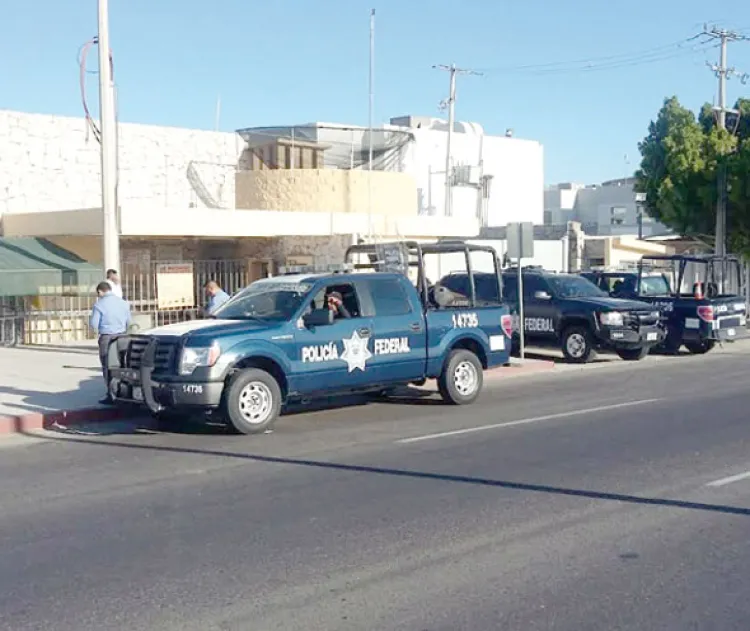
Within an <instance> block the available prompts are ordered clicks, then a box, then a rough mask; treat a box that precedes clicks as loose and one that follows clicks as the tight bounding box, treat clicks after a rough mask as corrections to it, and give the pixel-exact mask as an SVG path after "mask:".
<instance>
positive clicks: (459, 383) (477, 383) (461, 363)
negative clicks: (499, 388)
mask: <svg viewBox="0 0 750 631" xmlns="http://www.w3.org/2000/svg"><path fill="white" fill-rule="evenodd" d="M437 382H438V390H439V391H440V396H441V397H443V401H445V402H446V403H449V404H450V405H466V404H468V403H472V402H473V401H474V400H475V399H476V398H477V397H478V396H479V393H480V392H481V391H482V384H483V383H484V373H483V372H482V362H480V361H479V358H478V357H477V356H476V355H475V354H474V353H472V352H471V351H467V350H466V349H463V348H457V349H455V350H452V351H451V352H450V354H449V355H448V359H446V361H445V365H444V366H443V372H442V373H441V374H440V376H439V377H438V380H437Z"/></svg>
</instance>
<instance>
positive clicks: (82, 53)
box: [78, 37, 115, 144]
mask: <svg viewBox="0 0 750 631" xmlns="http://www.w3.org/2000/svg"><path fill="white" fill-rule="evenodd" d="M98 45H99V38H98V37H92V38H91V39H90V40H89V41H87V42H86V43H85V44H84V45H83V46H81V48H79V49H78V68H79V77H78V79H79V87H80V90H81V103H82V104H83V114H84V118H85V119H86V124H87V126H88V129H89V131H90V132H91V134H92V135H93V136H94V138H95V139H96V141H97V142H98V143H99V144H101V142H102V132H101V130H100V129H99V126H98V125H97V124H96V121H94V119H93V117H92V116H91V112H90V111H89V107H88V102H87V100H86V74H87V72H88V71H87V70H86V61H87V59H88V54H89V51H90V50H91V48H93V47H94V46H98ZM109 69H110V73H111V76H112V78H113V79H114V73H115V68H114V63H113V60H112V53H111V52H110V53H109Z"/></svg>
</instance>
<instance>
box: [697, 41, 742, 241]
mask: <svg viewBox="0 0 750 631" xmlns="http://www.w3.org/2000/svg"><path fill="white" fill-rule="evenodd" d="M703 35H707V36H708V37H711V38H713V39H718V40H719V46H720V49H721V53H720V55H719V63H718V65H717V64H710V63H709V64H708V67H709V68H711V70H713V71H714V73H715V74H716V76H717V78H718V79H719V104H718V106H717V107H715V108H714V111H715V112H716V113H717V115H718V116H717V121H718V124H719V128H720V129H724V130H726V128H727V113H733V112H734V111H735V110H732V109H727V79H728V78H729V77H731V76H732V75H736V74H738V73H737V71H736V70H735V69H734V68H729V67H728V66H727V44H728V43H729V42H736V41H739V40H743V39H747V38H746V37H744V36H743V35H740V34H739V33H735V32H734V31H728V30H726V29H720V28H718V27H716V26H714V27H711V28H708V26H705V27H704V29H703ZM716 179H717V187H718V195H717V201H716V229H715V233H716V236H715V244H714V253H715V254H716V255H717V256H725V255H726V253H727V173H726V165H725V164H724V161H723V159H720V160H719V167H718V174H717V178H716Z"/></svg>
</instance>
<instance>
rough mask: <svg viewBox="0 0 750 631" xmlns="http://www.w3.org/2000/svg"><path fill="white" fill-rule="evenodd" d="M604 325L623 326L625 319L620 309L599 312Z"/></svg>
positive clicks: (600, 320)
mask: <svg viewBox="0 0 750 631" xmlns="http://www.w3.org/2000/svg"><path fill="white" fill-rule="evenodd" d="M599 322H601V323H602V326H622V325H623V323H624V319H623V317H622V314H621V313H620V312H619V311H605V312H603V313H600V314H599Z"/></svg>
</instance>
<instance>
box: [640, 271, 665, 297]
mask: <svg viewBox="0 0 750 631" xmlns="http://www.w3.org/2000/svg"><path fill="white" fill-rule="evenodd" d="M670 293H671V290H670V288H669V281H668V280H667V279H666V278H665V277H664V275H663V274H660V275H659V276H643V277H642V278H641V296H669V295H670Z"/></svg>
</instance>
